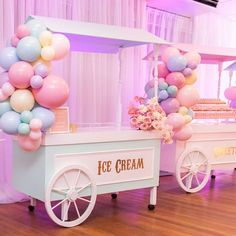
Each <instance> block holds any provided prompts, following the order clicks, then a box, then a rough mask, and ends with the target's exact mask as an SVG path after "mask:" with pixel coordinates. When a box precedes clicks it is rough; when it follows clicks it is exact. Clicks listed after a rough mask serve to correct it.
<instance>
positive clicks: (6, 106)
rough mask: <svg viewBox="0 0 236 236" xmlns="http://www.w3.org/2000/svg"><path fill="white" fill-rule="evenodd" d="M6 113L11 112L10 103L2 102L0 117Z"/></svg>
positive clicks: (0, 104) (7, 101) (0, 103)
mask: <svg viewBox="0 0 236 236" xmlns="http://www.w3.org/2000/svg"><path fill="white" fill-rule="evenodd" d="M8 111H12V108H11V105H10V101H9V100H6V101H4V102H0V117H1V116H2V115H3V114H4V113H6V112H8Z"/></svg>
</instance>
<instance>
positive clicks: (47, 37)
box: [39, 30, 52, 47]
mask: <svg viewBox="0 0 236 236" xmlns="http://www.w3.org/2000/svg"><path fill="white" fill-rule="evenodd" d="M39 42H40V43H41V45H42V47H45V46H49V45H51V44H52V33H51V32H50V31H48V30H45V31H43V32H42V33H41V34H40V36H39Z"/></svg>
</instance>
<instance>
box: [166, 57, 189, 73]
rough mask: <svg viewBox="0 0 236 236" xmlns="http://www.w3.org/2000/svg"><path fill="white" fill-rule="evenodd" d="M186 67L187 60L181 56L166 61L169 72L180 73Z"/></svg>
mask: <svg viewBox="0 0 236 236" xmlns="http://www.w3.org/2000/svg"><path fill="white" fill-rule="evenodd" d="M186 65H187V59H186V58H185V57H184V56H182V55H173V56H171V57H170V58H169V59H168V61H167V68H168V70H169V71H173V72H174V71H182V70H184V69H185V67H186Z"/></svg>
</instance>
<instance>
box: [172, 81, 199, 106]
mask: <svg viewBox="0 0 236 236" xmlns="http://www.w3.org/2000/svg"><path fill="white" fill-rule="evenodd" d="M176 98H177V99H178V101H179V102H180V105H181V106H185V107H191V106H193V105H194V104H196V103H197V102H198V100H199V98H200V96H199V93H198V90H197V89H196V88H194V87H192V86H191V85H186V86H184V87H183V88H181V89H180V90H179V91H178V93H177V96H176Z"/></svg>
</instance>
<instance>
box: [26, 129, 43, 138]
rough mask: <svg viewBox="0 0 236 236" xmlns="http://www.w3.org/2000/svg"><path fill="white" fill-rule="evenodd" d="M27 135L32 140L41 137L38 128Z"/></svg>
mask: <svg viewBox="0 0 236 236" xmlns="http://www.w3.org/2000/svg"><path fill="white" fill-rule="evenodd" d="M29 137H30V138H31V139H32V140H38V139H40V138H41V137H42V132H41V131H40V130H37V131H33V130H32V131H31V132H30V134H29Z"/></svg>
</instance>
